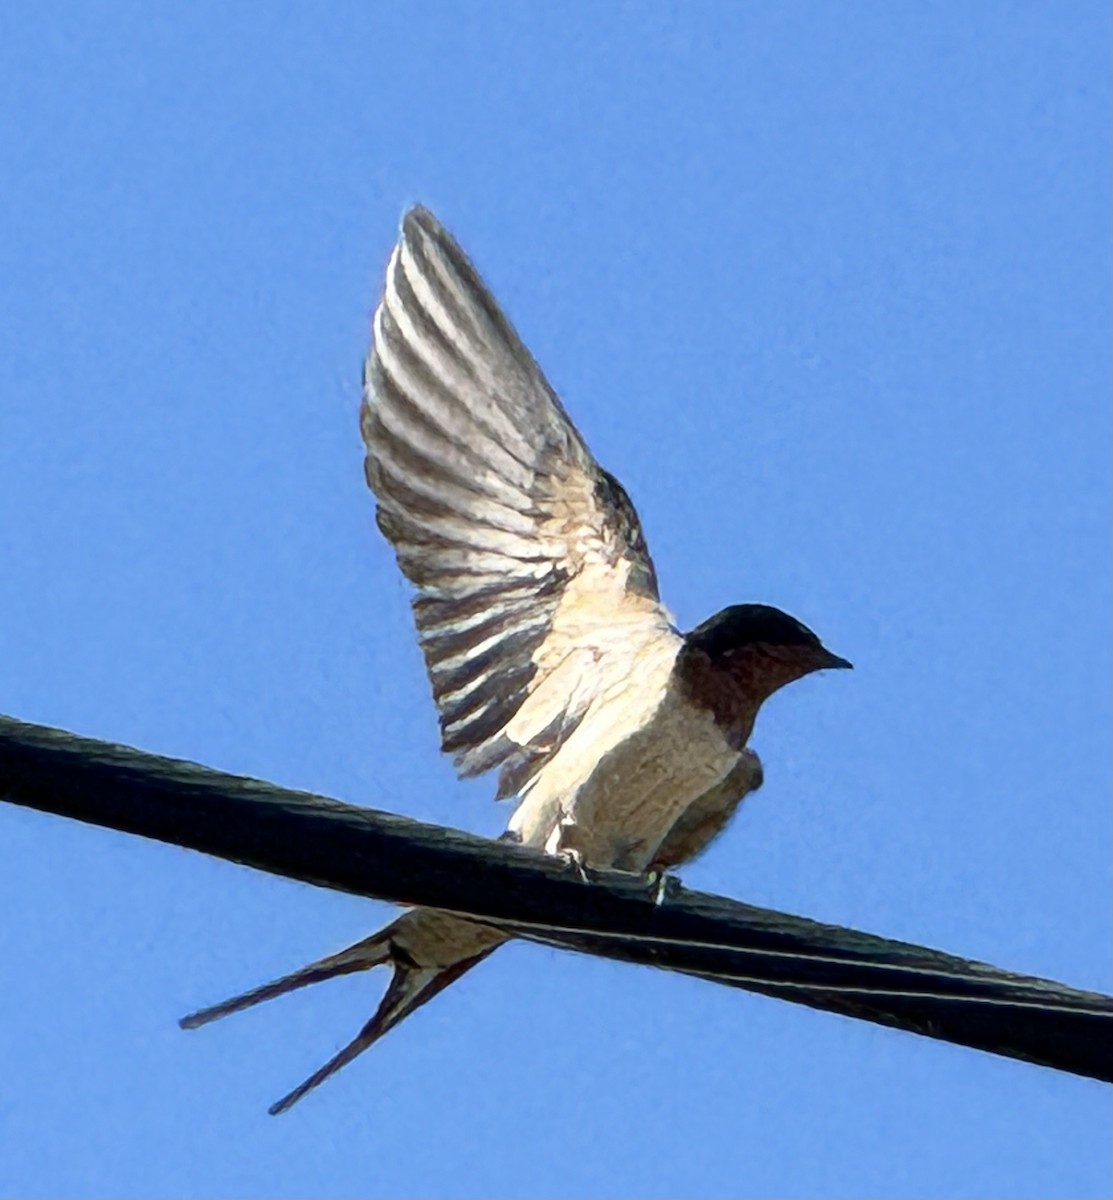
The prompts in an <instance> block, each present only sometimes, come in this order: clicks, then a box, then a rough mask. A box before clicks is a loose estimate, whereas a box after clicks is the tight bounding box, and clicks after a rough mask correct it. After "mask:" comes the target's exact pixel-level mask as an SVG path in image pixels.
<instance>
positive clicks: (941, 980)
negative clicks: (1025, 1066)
mask: <svg viewBox="0 0 1113 1200" xmlns="http://www.w3.org/2000/svg"><path fill="white" fill-rule="evenodd" d="M0 799H4V800H7V801H9V802H10V803H13V804H20V805H24V806H26V807H28V808H34V809H39V810H41V811H43V812H50V813H56V814H58V815H60V816H65V817H71V818H73V819H75V820H79V821H85V822H88V823H91V824H95V825H101V826H105V827H106V828H109V829H117V830H121V831H123V832H125V833H133V834H138V835H140V836H141V837H148V838H154V839H157V840H158V841H162V842H169V843H171V844H173V845H177V846H183V847H186V848H188V849H192V850H200V851H203V852H204V853H206V854H212V855H215V856H217V857H219V858H224V859H228V860H230V861H232V862H238V863H242V864H244V865H245V866H250V867H255V868H256V869H258V870H262V871H269V872H270V873H272V874H276V875H285V876H287V877H288V878H291V879H300V880H302V881H303V882H305V883H311V884H314V885H316V886H318V887H328V888H334V889H337V890H340V891H345V892H351V893H353V894H355V895H359V896H367V897H372V898H375V899H379V900H389V901H393V902H395V903H400V904H411V905H414V904H422V905H429V906H432V907H436V908H443V909H449V910H451V911H453V912H458V913H462V914H465V915H467V916H471V917H477V918H480V919H482V920H484V921H489V922H491V923H492V924H498V925H500V926H503V927H505V928H507V929H508V930H510V931H512V932H513V933H515V934H518V935H520V936H522V937H526V938H529V939H531V940H534V941H540V942H545V943H548V944H551V945H555V946H562V947H565V948H568V949H573V950H579V951H583V952H585V953H589V954H598V955H602V956H604V957H608V958H617V959H623V960H626V961H628V962H637V963H645V964H649V965H652V966H657V967H662V968H665V969H668V970H673V971H681V972H683V973H685V974H689V975H695V976H698V977H699V978H701V979H708V980H711V981H713V982H716V983H725V984H729V985H731V986H734V987H739V988H744V989H746V990H748V991H753V992H759V993H761V994H763V995H767V996H775V997H778V998H780V999H783V1000H791V1001H793V1002H795V1003H799V1004H806V1005H809V1006H810V1007H812V1008H819V1009H825V1010H827V1011H829V1012H834V1013H841V1014H843V1015H845V1016H851V1017H856V1018H859V1019H862V1020H867V1021H873V1022H876V1023H878V1024H882V1025H890V1026H893V1027H895V1028H898V1029H904V1030H907V1031H909V1032H912V1033H918V1034H922V1035H924V1036H927V1037H933V1038H938V1039H940V1040H943V1041H948V1042H954V1043H957V1044H960V1045H965V1046H970V1047H973V1048H975V1049H979V1050H985V1051H989V1052H991V1053H994V1054H1001V1055H1006V1056H1009V1057H1012V1058H1018V1059H1024V1060H1027V1061H1029V1062H1033V1063H1038V1064H1041V1065H1043V1066H1047V1067H1053V1068H1055V1069H1057V1070H1061V1071H1069V1072H1072V1073H1074V1074H1076V1075H1085V1076H1089V1077H1090V1078H1093V1079H1100V1080H1104V1081H1107V1082H1113V997H1110V996H1105V995H1102V994H1100V993H1096V992H1086V991H1079V990H1077V989H1075V988H1071V987H1067V986H1066V985H1065V984H1060V983H1055V982H1053V981H1050V980H1046V979H1037V978H1033V977H1030V976H1024V975H1016V974H1012V973H1010V972H1007V971H1002V970H1000V969H999V968H997V967H992V966H987V965H986V964H984V963H977V962H969V961H967V960H965V959H962V958H957V957H955V956H953V955H950V954H944V953H943V952H941V951H938V950H930V949H927V948H925V947H922V946H914V945H910V944H908V943H905V942H895V941H891V940H889V939H887V938H881V937H875V936H874V935H872V934H867V933H861V932H859V931H857V930H853V929H846V928H844V927H842V926H835V925H823V924H820V923H818V922H815V921H810V920H807V919H805V918H803V917H796V916H790V915H788V914H786V913H779V912H774V911H772V910H769V909H763V908H755V907H753V906H752V905H748V904H742V903H739V902H738V901H735V900H728V899H726V898H725V897H722V896H712V895H706V894H703V893H700V892H692V891H689V890H688V889H686V888H683V887H680V886H679V885H677V886H675V887H669V888H666V889H665V890H664V895H663V896H662V895H660V894H659V889H658V888H657V887H656V886H655V884H654V882H653V881H651V880H649V881H647V880H646V879H645V878H642V877H640V876H636V875H629V874H626V873H624V872H619V871H600V872H592V879H591V882H590V883H588V882H585V881H584V880H583V879H582V878H581V877H580V874H579V872H578V871H577V869H576V868H575V867H574V866H571V865H569V864H567V863H565V862H563V861H562V860H559V859H556V858H553V857H550V856H548V855H544V854H541V853H539V852H537V851H534V850H529V849H525V848H523V847H520V846H514V845H511V844H509V843H507V842H493V841H490V840H488V839H486V838H479V837H475V836H473V835H471V834H467V833H462V832H460V831H459V830H453V829H445V828H442V827H440V826H436V825H426V824H422V823H421V822H418V821H413V820H410V819H409V818H406V817H400V816H396V815H394V814H391V813H382V812H376V811H374V810H372V809H365V808H357V807H355V806H354V805H350V804H343V803H341V802H340V801H337V800H331V799H328V798H326V797H323V796H316V795H312V794H311V793H308V792H296V791H290V790H288V789H286V788H281V787H277V786H276V785H274V784H271V783H264V782H261V781H259V780H255V779H248V778H244V777H242V776H237V775H228V774H224V773H223V772H220V771H214V770H211V769H209V768H207V767H202V766H198V765H197V764H195V763H189V762H184V761H182V760H179V759H171V758H161V757H159V756H157V755H153V754H146V753H143V752H142V751H138V750H133V749H131V748H129V747H126V746H117V745H113V744H111V743H108V742H101V741H95V740H92V739H89V738H82V737H78V736H77V735H75V734H72V733H66V732H64V731H62V730H57V729H50V728H48V727H46V726H41V725H29V724H25V723H23V722H20V721H16V720H13V719H11V718H8V717H2V716H0Z"/></svg>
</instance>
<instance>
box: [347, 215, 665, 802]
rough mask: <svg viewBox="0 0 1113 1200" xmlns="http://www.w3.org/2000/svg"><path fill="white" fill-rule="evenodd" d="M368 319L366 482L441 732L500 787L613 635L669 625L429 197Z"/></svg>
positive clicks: (594, 467)
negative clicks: (404, 591)
mask: <svg viewBox="0 0 1113 1200" xmlns="http://www.w3.org/2000/svg"><path fill="white" fill-rule="evenodd" d="M372 330H373V339H372V349H371V353H370V355H369V356H368V360H367V363H366V367H365V370H364V402H363V406H362V409H361V416H360V428H361V431H362V434H363V440H364V443H365V445H366V448H367V459H366V474H367V482H368V484H369V486H370V487H371V490H372V491H373V492H374V493H375V496H376V498H377V500H378V510H377V519H378V524H379V528H380V529H381V530H382V532H383V533H384V534H385V535H386V537H387V538H388V539H389V540H390V542H391V543H392V544H393V546H394V550H395V553H396V555H397V558H398V564H399V566H400V567H401V569H402V571H403V573H404V574H405V575H406V577H407V578H408V579H409V580H410V582H411V583H412V584H413V585H414V588H415V590H416V595H415V597H414V602H413V609H414V619H415V623H416V625H417V632H418V639H419V642H420V644H421V648H422V650H423V652H424V655H425V662H426V667H427V670H428V673H429V679H430V682H431V684H432V688H433V695H434V698H435V700H436V702H437V707H438V709H439V714H440V724H441V744H442V747H443V748H444V749H445V750H446V751H448V752H450V753H452V754H453V755H454V756H455V761H456V765H457V768H458V770H459V771H460V772H461V773H462V774H464V775H472V774H477V773H479V772H481V771H485V770H488V769H490V768H491V767H494V766H498V765H500V764H501V765H503V766H504V770H503V778H502V780H501V783H500V795H509V794H512V793H513V792H514V791H517V790H518V788H519V787H520V786H521V784H522V783H523V782H524V781H525V780H527V779H528V778H530V777H531V776H532V774H533V773H534V772H535V771H536V770H537V769H538V767H539V766H540V765H541V764H542V763H543V762H544V761H545V760H546V759H547V758H548V756H550V755H551V754H553V753H554V752H555V750H556V748H557V747H558V746H559V744H560V741H561V740H562V737H564V736H567V733H568V731H570V730H572V729H574V728H575V726H576V725H577V723H578V722H579V721H580V720H581V719H582V716H583V713H584V711H585V708H586V705H587V704H588V703H589V702H590V697H591V688H590V686H588V684H587V683H585V681H584V679H583V677H582V676H583V672H584V669H585V665H586V664H591V665H597V664H599V663H600V662H601V661H602V660H603V659H605V658H606V655H607V653H608V647H610V648H611V650H610V655H611V659H612V660H615V654H614V651H613V648H614V647H615V646H618V645H620V644H621V638H616V635H615V630H616V629H618V630H619V631H620V633H621V634H622V635H629V637H628V641H629V639H630V638H632V643H633V646H634V649H635V650H636V646H637V643H638V637H639V636H641V637H642V638H648V637H651V636H654V635H655V634H660V633H661V631H663V630H665V629H667V628H669V627H670V623H669V618H668V615H667V614H666V613H665V612H664V610H663V609H662V608H661V606H660V603H659V600H658V597H657V583H656V576H655V574H654V570H653V563H652V560H651V559H650V557H649V552H648V550H647V548H646V545H645V540H644V538H643V536H642V533H641V527H640V524H639V522H638V518H637V514H636V513H635V511H634V508H633V506H632V505H631V503H630V501H629V498H628V497H627V496H626V493H625V492H624V491H623V490H622V487H621V485H619V483H618V481H617V480H615V479H614V477H613V476H611V475H609V474H608V473H607V472H606V471H604V470H603V469H602V468H601V467H599V465H598V464H597V463H596V462H595V460H594V459H593V458H592V456H591V453H590V452H589V450H588V449H587V446H586V445H585V444H584V441H583V439H582V437H581V436H580V434H579V432H578V431H577V430H576V428H575V426H574V425H573V424H572V422H571V421H570V420H569V418H568V415H567V413H566V412H565V411H564V408H563V406H562V405H561V403H560V400H559V399H558V398H557V396H556V395H555V393H554V392H553V390H552V388H551V387H550V386H549V384H548V382H547V381H546V380H545V377H544V375H543V374H542V373H541V369H540V368H539V367H538V365H537V363H536V362H535V361H534V360H533V358H532V356H531V355H530V353H529V351H528V350H527V349H526V348H525V346H524V345H523V344H522V342H521V339H520V338H519V337H518V335H517V333H516V332H515V331H514V328H513V326H511V324H510V322H509V321H508V320H507V319H506V317H505V316H504V315H503V314H502V312H501V310H500V309H499V306H498V304H497V303H496V302H495V300H494V298H493V297H492V295H491V293H490V292H489V291H488V290H487V288H486V287H485V285H484V284H483V281H482V280H481V279H480V277H479V275H478V273H477V272H476V270H475V268H474V267H473V266H472V264H471V263H470V262H469V261H468V259H467V257H466V256H465V255H464V253H463V251H462V250H461V249H460V247H459V246H458V245H457V244H456V242H455V241H454V240H453V239H452V237H451V235H450V234H449V233H448V232H447V231H446V230H445V229H444V228H443V227H442V226H441V225H440V223H439V222H438V221H437V220H436V218H435V217H434V216H433V215H432V214H431V213H430V212H428V210H426V209H423V208H415V209H412V210H411V211H410V212H409V213H407V214H406V216H405V218H404V219H403V222H402V235H401V237H400V239H399V242H398V244H397V245H396V246H395V248H394V251H393V253H392V254H391V257H390V262H389V264H388V266H387V272H386V284H385V288H384V292H383V297H382V300H381V301H380V303H379V305H378V308H377V309H376V311H375V315H374V318H373V321H372ZM639 631H640V633H639ZM632 652H633V651H631V653H632ZM626 658H629V654H627V655H626ZM615 661H616V662H617V660H615ZM615 669H616V670H619V667H618V666H617V665H616V668H615ZM621 669H625V668H624V667H622V668H621ZM611 674H612V675H613V674H614V672H611ZM607 677H608V673H607V672H606V671H605V670H604V671H602V672H601V678H604V679H605V678H607Z"/></svg>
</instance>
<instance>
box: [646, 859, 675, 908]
mask: <svg viewBox="0 0 1113 1200" xmlns="http://www.w3.org/2000/svg"><path fill="white" fill-rule="evenodd" d="M643 878H644V879H645V884H646V891H647V892H648V893H649V895H650V897H651V898H652V900H653V903H654V904H655V905H657V907H660V906H661V905H662V904H664V903H666V902H667V901H669V900H672V899H674V898H675V897H676V894H677V893H678V892H679V891H680V889H681V886H682V885H681V883H680V878H679V876H677V875H670V874H669V869H668V867H662V866H658V865H656V864H651V865H650V866H649V867H648V869H647V870H646V872H645V874H644V876H643Z"/></svg>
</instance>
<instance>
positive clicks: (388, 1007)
mask: <svg viewBox="0 0 1113 1200" xmlns="http://www.w3.org/2000/svg"><path fill="white" fill-rule="evenodd" d="M505 940H506V939H505V937H504V935H502V934H500V933H498V932H497V931H496V930H494V929H492V928H490V927H489V926H486V925H477V924H476V923H475V922H474V921H467V920H465V919H463V918H461V917H455V916H453V915H452V914H451V913H445V912H439V911H437V910H435V909H415V910H414V911H413V912H409V913H406V914H405V915H404V916H402V917H399V918H398V920H397V921H394V922H392V923H391V924H390V925H388V926H387V927H386V928H385V929H381V930H379V932H378V933H376V934H373V935H372V936H371V937H369V938H364V939H363V941H361V942H356V943H355V945H353V946H349V947H348V948H347V949H346V950H341V951H340V952H339V953H338V954H330V955H329V956H328V957H327V958H322V959H320V960H318V961H317V962H315V963H310V964H309V966H307V967H302V969H301V970H300V971H294V972H293V973H292V974H290V975H284V976H283V977H282V978H281V979H276V980H274V981H273V982H271V983H264V984H263V985H262V986H261V987H257V988H252V990H251V991H249V992H244V993H243V994H242V995H240V996H233V997H232V999H230V1000H225V1001H223V1003H221V1004H214V1005H212V1007H210V1008H202V1009H200V1010H198V1011H197V1012H195V1013H191V1014H190V1015H189V1016H188V1017H183V1018H182V1019H181V1021H180V1022H179V1024H180V1025H181V1027H182V1028H183V1029H196V1028H198V1027H199V1026H201V1025H207V1024H208V1023H209V1022H210V1021H216V1020H218V1019H219V1018H220V1017H226V1016H228V1014H229V1013H234V1012H239V1011H240V1010H241V1009H245V1008H251V1007H252V1005H255V1004H261V1003H262V1002H263V1001H264V1000H272V999H274V997H275V996H282V995H285V993H287V992H292V991H295V990H296V989H297V988H301V987H307V986H308V985H309V984H311V983H321V982H322V981H324V980H326V979H335V978H336V977H338V976H340V975H350V974H352V973H353V972H355V971H366V970H369V969H370V968H372V967H378V966H382V965H384V964H389V965H390V967H391V968H392V970H393V972H394V973H393V975H392V977H391V980H390V984H389V986H388V987H387V990H386V994H385V995H384V996H383V998H382V1000H381V1002H380V1003H379V1007H378V1008H377V1009H376V1011H375V1015H374V1016H373V1017H372V1018H371V1020H370V1021H368V1022H367V1024H366V1025H364V1027H363V1028H362V1029H361V1030H360V1031H359V1033H358V1034H356V1036H355V1037H354V1038H353V1039H352V1040H351V1041H350V1042H349V1043H348V1044H347V1045H346V1046H345V1047H344V1048H343V1049H342V1050H341V1051H340V1052H339V1053H338V1054H336V1055H335V1056H334V1057H333V1058H331V1059H329V1061H328V1062H327V1063H325V1065H324V1066H323V1067H321V1068H320V1069H319V1070H317V1071H314V1072H313V1074H312V1075H310V1076H309V1078H308V1079H307V1080H306V1081H305V1082H304V1083H302V1084H299V1085H298V1086H297V1087H296V1088H294V1090H293V1091H292V1092H290V1093H289V1094H288V1095H286V1096H283V1097H282V1099H281V1100H279V1101H278V1102H277V1103H276V1104H272V1105H271V1107H270V1109H269V1111H270V1113H271V1114H272V1115H277V1114H278V1113H282V1112H285V1111H286V1110H287V1109H288V1108H290V1107H291V1106H292V1105H294V1104H296V1103H297V1102H298V1101H299V1100H300V1099H301V1098H302V1096H304V1095H305V1094H306V1093H307V1092H310V1091H312V1090H313V1089H314V1088H315V1087H316V1086H317V1085H318V1084H320V1083H323V1082H324V1081H325V1080H326V1079H327V1078H328V1077H329V1076H330V1075H333V1074H335V1073H336V1072H337V1071H339V1070H340V1068H341V1067H344V1066H347V1064H348V1063H350V1062H351V1061H352V1059H354V1058H356V1057H357V1056H358V1055H360V1054H362V1053H363V1051H364V1050H366V1049H367V1048H368V1047H369V1046H371V1045H373V1044H374V1043H375V1042H377V1041H378V1040H379V1038H381V1037H382V1036H383V1034H384V1033H386V1032H387V1031H388V1030H390V1029H393V1028H394V1026H395V1025H397V1024H398V1023H399V1022H400V1021H402V1020H404V1019H405V1018H406V1017H408V1016H409V1015H410V1013H412V1012H413V1011H414V1010H415V1009H418V1008H420V1007H421V1006H422V1005H423V1004H425V1003H426V1002H427V1001H429V1000H432V998H433V997H434V996H435V995H436V994H437V993H438V992H440V991H443V990H444V989H445V988H446V987H448V986H449V984H451V983H455V981H456V980H457V979H459V978H460V976H461V975H463V974H464V972H465V971H467V970H469V969H470V968H471V967H474V966H475V964H476V963H478V962H480V961H482V960H483V959H484V958H486V957H487V955H488V954H490V953H491V952H492V951H493V950H494V949H496V947H498V946H500V945H501V944H502V943H503V942H504V941H505Z"/></svg>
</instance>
